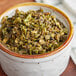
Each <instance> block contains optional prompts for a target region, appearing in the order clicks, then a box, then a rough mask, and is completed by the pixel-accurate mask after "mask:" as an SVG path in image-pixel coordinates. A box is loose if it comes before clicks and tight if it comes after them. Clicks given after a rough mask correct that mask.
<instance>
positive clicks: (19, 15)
mask: <svg viewBox="0 0 76 76" xmlns="http://www.w3.org/2000/svg"><path fill="white" fill-rule="evenodd" d="M1 25H2V26H1V27H0V43H2V44H3V45H4V46H6V47H7V48H8V49H10V51H13V52H15V53H19V54H22V55H23V54H25V55H26V54H27V55H36V54H43V53H48V52H51V51H54V50H55V49H56V48H58V47H59V46H61V45H62V44H63V43H64V42H65V41H66V40H67V37H68V30H67V27H65V26H64V24H63V23H62V22H60V21H59V20H58V19H57V18H56V16H54V15H52V14H51V13H50V12H44V11H43V9H41V8H40V9H39V10H29V11H27V12H24V11H19V10H18V9H17V10H16V11H15V14H14V15H13V16H12V17H8V16H5V17H3V18H2V20H1Z"/></svg>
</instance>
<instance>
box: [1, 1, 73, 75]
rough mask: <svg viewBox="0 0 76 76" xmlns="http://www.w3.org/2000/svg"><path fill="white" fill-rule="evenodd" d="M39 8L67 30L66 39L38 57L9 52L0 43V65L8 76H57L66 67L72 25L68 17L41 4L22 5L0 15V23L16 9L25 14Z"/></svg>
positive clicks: (56, 9)
mask: <svg viewBox="0 0 76 76" xmlns="http://www.w3.org/2000/svg"><path fill="white" fill-rule="evenodd" d="M40 8H42V9H43V10H44V12H51V13H52V15H55V16H56V17H57V19H59V20H60V21H61V22H62V23H63V24H64V25H65V26H66V27H67V28H68V31H69V33H68V38H67V40H66V41H65V42H64V43H63V44H62V45H61V46H60V47H58V48H57V49H55V50H54V51H52V52H49V53H45V54H40V55H20V54H17V53H15V52H12V51H10V50H9V49H7V48H6V47H5V46H3V45H2V44H1V43H0V64H1V66H2V69H3V70H4V72H5V73H6V74H7V75H8V76H59V75H60V74H61V73H62V72H63V71H64V70H65V69H66V67H67V65H68V61H69V57H70V49H71V47H70V46H71V41H72V37H73V25H72V22H71V20H70V19H69V18H68V16H67V15H66V14H65V13H63V12H62V11H61V10H59V9H58V8H56V7H54V6H51V5H47V4H42V3H34V2H33V3H32V2H31V3H22V4H18V5H15V6H13V7H11V8H10V9H8V10H6V11H5V12H4V13H3V14H1V15H0V22H1V19H2V18H3V17H4V16H9V17H11V16H12V15H14V14H15V10H16V9H19V10H22V11H25V12H26V11H28V10H38V9H40ZM0 27H1V24H0Z"/></svg>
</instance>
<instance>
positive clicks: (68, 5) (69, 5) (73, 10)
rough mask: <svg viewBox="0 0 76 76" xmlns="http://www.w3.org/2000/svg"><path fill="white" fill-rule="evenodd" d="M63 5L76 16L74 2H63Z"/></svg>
mask: <svg viewBox="0 0 76 76" xmlns="http://www.w3.org/2000/svg"><path fill="white" fill-rule="evenodd" d="M63 3H64V5H65V6H66V7H67V8H68V9H69V10H70V12H72V13H74V14H75V16H76V0H69V1H68V0H63Z"/></svg>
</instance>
